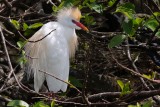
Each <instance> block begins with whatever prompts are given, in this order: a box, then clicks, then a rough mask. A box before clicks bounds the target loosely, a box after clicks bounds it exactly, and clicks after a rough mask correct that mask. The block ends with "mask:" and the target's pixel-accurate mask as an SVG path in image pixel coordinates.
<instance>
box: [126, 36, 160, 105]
mask: <svg viewBox="0 0 160 107" xmlns="http://www.w3.org/2000/svg"><path fill="white" fill-rule="evenodd" d="M126 43H127V47H126V49H127V57H128V59H129V61H130V62H131V64H132V67H133V68H134V70H135V71H136V72H138V73H140V72H139V70H138V68H137V66H136V64H135V61H133V59H132V57H131V53H130V47H129V45H128V39H127V41H126ZM140 80H141V82H142V83H143V85H144V86H145V88H146V89H147V90H151V89H150V87H149V86H148V85H147V83H146V82H145V81H144V79H143V78H142V77H140ZM152 98H153V99H154V100H155V101H158V103H159V100H158V99H157V98H156V97H154V96H153V97H152Z"/></svg>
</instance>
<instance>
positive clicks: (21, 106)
mask: <svg viewBox="0 0 160 107" xmlns="http://www.w3.org/2000/svg"><path fill="white" fill-rule="evenodd" d="M7 106H8V107H29V104H27V103H26V102H25V101H22V100H12V101H10V102H9V103H8V104H7Z"/></svg>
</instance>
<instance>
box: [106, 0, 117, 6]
mask: <svg viewBox="0 0 160 107" xmlns="http://www.w3.org/2000/svg"><path fill="white" fill-rule="evenodd" d="M115 1H116V0H109V2H108V5H109V6H110V7H111V6H112V5H113V4H114V3H115Z"/></svg>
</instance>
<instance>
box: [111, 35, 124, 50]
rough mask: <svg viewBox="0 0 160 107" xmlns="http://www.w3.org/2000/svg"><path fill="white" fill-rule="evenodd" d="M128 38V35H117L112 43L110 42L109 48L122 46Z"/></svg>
mask: <svg viewBox="0 0 160 107" xmlns="http://www.w3.org/2000/svg"><path fill="white" fill-rule="evenodd" d="M126 37H127V36H126V35H116V36H114V37H113V38H112V39H111V40H110V42H109V44H108V47H109V48H113V47H115V46H118V45H120V44H121V43H122V42H123V41H124V39H125V38H126Z"/></svg>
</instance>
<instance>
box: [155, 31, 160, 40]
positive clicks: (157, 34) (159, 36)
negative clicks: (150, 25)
mask: <svg viewBox="0 0 160 107" xmlns="http://www.w3.org/2000/svg"><path fill="white" fill-rule="evenodd" d="M155 35H156V36H157V37H158V38H160V30H158V32H157V33H156V34H155Z"/></svg>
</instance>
